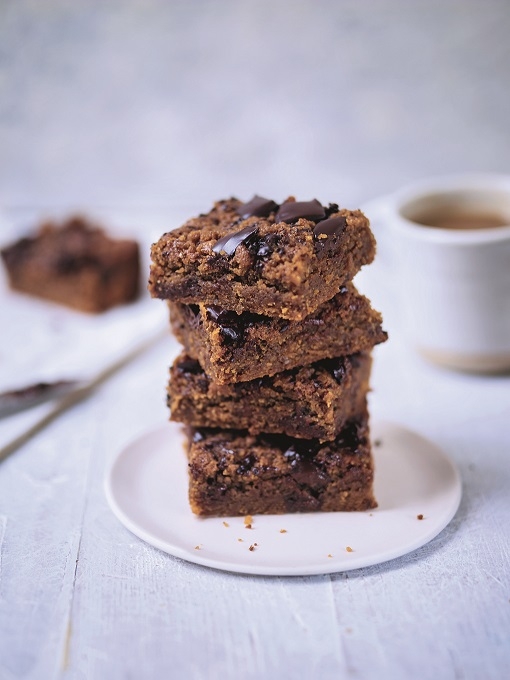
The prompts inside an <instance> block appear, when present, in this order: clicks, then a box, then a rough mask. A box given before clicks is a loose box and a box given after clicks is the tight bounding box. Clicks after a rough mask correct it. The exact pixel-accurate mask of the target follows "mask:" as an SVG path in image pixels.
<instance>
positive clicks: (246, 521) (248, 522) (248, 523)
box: [244, 515, 253, 529]
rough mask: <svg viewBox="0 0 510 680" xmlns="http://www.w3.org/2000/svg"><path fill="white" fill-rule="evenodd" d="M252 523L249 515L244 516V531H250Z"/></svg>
mask: <svg viewBox="0 0 510 680" xmlns="http://www.w3.org/2000/svg"><path fill="white" fill-rule="evenodd" d="M252 523H253V517H252V516H251V515H246V517H245V518H244V526H245V528H246V529H251V525H252Z"/></svg>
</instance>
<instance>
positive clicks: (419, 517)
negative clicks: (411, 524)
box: [416, 513, 425, 519]
mask: <svg viewBox="0 0 510 680" xmlns="http://www.w3.org/2000/svg"><path fill="white" fill-rule="evenodd" d="M416 519H425V517H424V516H423V515H422V514H421V513H420V514H419V515H416Z"/></svg>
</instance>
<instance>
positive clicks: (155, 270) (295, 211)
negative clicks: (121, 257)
mask: <svg viewBox="0 0 510 680" xmlns="http://www.w3.org/2000/svg"><path fill="white" fill-rule="evenodd" d="M151 254H152V266H151V274H150V280H149V290H150V292H151V294H152V295H153V297H157V298H162V299H166V300H173V301H177V302H184V303H188V304H193V303H204V304H215V305H219V306H221V307H223V308H224V309H229V310H233V311H235V312H237V313H238V314H240V313H242V312H244V311H249V312H253V313H255V314H263V315H266V316H277V317H282V318H284V319H289V320H293V321H300V320H302V319H304V318H305V317H306V316H307V315H309V314H311V313H312V312H314V311H315V310H316V309H317V308H318V307H319V306H320V305H321V304H322V303H324V302H325V301H326V300H329V299H330V298H332V297H333V296H334V295H335V294H336V293H338V291H339V290H340V288H341V286H342V285H343V284H344V283H346V282H347V281H350V280H351V279H352V278H353V277H354V276H355V274H356V273H357V272H358V271H359V269H360V268H361V267H362V266H363V265H365V264H369V263H370V262H372V260H373V259H374V255H375V240H374V237H373V235H372V232H371V231H370V226H369V222H368V219H367V218H366V217H365V215H363V213H362V212H360V211H359V210H346V209H343V208H342V209H341V208H339V207H338V205H336V204H335V203H330V204H329V206H328V207H324V206H322V205H321V204H320V203H319V201H317V200H312V201H304V202H303V201H296V200H295V199H294V197H290V198H288V199H287V200H286V201H285V202H284V203H282V204H281V205H278V204H277V203H275V202H274V201H272V200H270V199H266V198H262V197H260V196H254V198H253V199H252V200H251V201H249V202H248V203H242V202H241V201H239V200H238V199H236V198H231V199H228V200H223V201H218V202H217V203H215V204H214V207H213V208H212V210H211V211H210V212H208V213H206V214H202V215H199V216H198V217H195V218H193V219H190V220H188V221H187V222H186V223H185V224H184V225H183V226H182V227H180V228H178V229H175V230H174V231H170V232H168V233H166V234H163V236H162V237H161V238H160V239H159V241H158V242H157V243H155V244H154V245H153V246H152V253H151Z"/></svg>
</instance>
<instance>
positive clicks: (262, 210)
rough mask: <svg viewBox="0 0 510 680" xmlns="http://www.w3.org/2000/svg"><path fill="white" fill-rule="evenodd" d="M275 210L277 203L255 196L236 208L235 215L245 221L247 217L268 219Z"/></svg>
mask: <svg viewBox="0 0 510 680" xmlns="http://www.w3.org/2000/svg"><path fill="white" fill-rule="evenodd" d="M275 210H278V203H275V202H274V201H272V200H271V199H270V198H264V197H263V196H257V195H255V196H254V197H253V198H252V199H251V201H248V203H243V204H242V205H240V206H239V207H238V208H236V213H237V214H238V215H241V217H242V218H243V219H244V220H245V219H247V218H248V217H269V215H270V214H271V213H272V212H274V211H275Z"/></svg>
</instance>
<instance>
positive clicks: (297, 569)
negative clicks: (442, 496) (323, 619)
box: [103, 420, 462, 576]
mask: <svg viewBox="0 0 510 680" xmlns="http://www.w3.org/2000/svg"><path fill="white" fill-rule="evenodd" d="M172 425H174V426H175V425H177V424H176V423H170V426H172ZM382 427H394V428H398V429H400V430H402V431H405V432H407V433H410V434H412V435H413V436H415V437H419V438H420V439H421V440H422V441H423V442H424V443H427V444H428V445H429V446H430V447H431V449H432V450H434V451H435V455H439V456H440V457H441V458H442V460H443V462H444V463H446V464H447V465H448V467H449V468H450V471H451V473H452V475H453V484H454V487H455V493H452V498H451V501H450V508H449V512H448V513H446V514H445V515H444V517H443V519H442V521H441V522H439V523H437V524H435V525H433V527H432V528H431V530H430V531H429V532H428V533H427V532H425V533H424V534H421V536H420V537H419V538H417V539H416V540H415V541H414V542H408V543H406V544H405V547H403V548H401V549H399V548H393V549H388V550H387V551H386V552H382V553H381V552H379V553H377V556H374V557H373V558H372V559H370V558H367V557H366V556H365V557H363V556H362V557H359V558H356V557H355V556H353V557H352V559H350V560H349V564H343V565H341V566H340V565H338V564H334V563H332V564H330V565H328V564H321V565H319V564H316V563H313V564H312V565H310V566H309V567H306V566H303V565H296V566H292V565H289V564H286V565H275V566H268V565H256V564H252V565H250V564H239V563H237V562H230V561H221V562H219V561H218V560H217V559H214V558H208V557H206V556H204V555H203V554H200V552H199V551H197V552H196V553H192V552H191V551H189V550H186V549H184V548H181V547H180V546H178V545H173V546H169V544H168V542H166V541H164V540H161V539H159V538H158V537H157V536H154V535H152V534H151V533H150V532H148V531H145V530H144V529H143V528H141V527H140V526H139V525H138V524H137V523H136V522H135V521H133V520H132V519H131V518H130V517H129V516H128V515H127V514H126V513H125V512H124V510H123V509H122V508H121V507H119V505H118V503H117V501H116V498H115V492H114V490H113V488H112V479H113V473H114V471H115V468H116V467H117V465H118V464H119V461H120V460H121V459H122V457H123V456H126V455H127V454H128V453H129V451H131V450H132V449H135V448H136V447H138V446H140V444H142V443H143V442H146V441H147V439H151V438H154V439H156V440H159V439H160V438H161V437H165V436H168V434H169V423H166V424H164V425H163V424H162V425H159V426H156V427H153V428H151V429H148V430H146V431H145V432H144V433H142V434H140V435H139V436H137V437H135V438H134V439H132V440H131V441H129V442H127V444H125V445H124V446H123V447H122V448H121V449H120V450H119V451H117V453H116V454H115V456H114V457H113V459H112V460H111V461H110V464H109V465H108V466H107V468H106V473H105V476H104V482H103V488H104V492H105V495H106V499H107V502H108V505H109V507H110V509H111V511H112V512H113V514H114V515H115V517H116V518H117V519H118V520H119V522H120V523H121V524H123V525H124V527H125V528H126V529H128V530H129V531H130V532H131V533H132V534H134V535H135V536H136V537H137V538H139V539H140V540H142V541H144V542H145V543H148V544H149V545H152V546H154V547H155V548H158V549H159V550H161V551H163V552H165V553H167V554H169V555H172V556H174V557H178V558H179V559H182V560H185V561H186V562H191V563H194V564H199V565H201V566H205V567H209V568H212V569H215V570H219V571H226V572H231V573H237V574H246V575H255V576H315V575H327V574H335V573H343V572H346V571H352V570H355V569H361V568H365V567H371V566H376V565H378V564H384V563H385V562H389V561H391V560H394V559H398V558H399V557H403V556H404V555H407V554H410V553H412V552H414V551H415V550H417V549H418V548H421V547H423V546H424V545H426V544H427V543H429V542H430V541H432V540H433V539H434V538H435V537H436V536H438V535H439V534H440V533H441V531H443V529H445V528H446V526H448V524H449V523H450V522H451V521H452V519H453V518H454V516H455V514H456V513H457V510H458V508H459V505H460V501H461V498H462V482H461V477H460V474H459V471H458V468H457V466H456V465H455V463H454V462H453V461H452V460H451V458H450V457H449V456H448V455H446V454H445V453H444V451H443V450H442V449H441V448H439V447H438V446H437V445H436V444H435V443H433V442H431V441H430V440H429V439H427V438H425V437H423V436H422V435H421V434H418V433H416V432H415V431H413V430H411V429H409V428H407V427H404V426H402V425H399V424H398V423H395V422H392V421H389V420H377V421H375V422H374V423H373V424H372V425H371V430H372V431H373V430H375V429H378V428H382ZM372 437H373V435H372ZM374 454H375V449H374ZM190 512H191V510H190ZM310 514H311V513H310ZM316 514H317V516H319V515H321V514H322V515H324V514H328V515H336V514H347V513H316ZM349 514H350V513H349ZM354 514H364V513H354ZM285 516H286V515H279V517H280V518H282V517H285ZM206 519H207V518H206ZM227 519H228V518H227Z"/></svg>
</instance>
